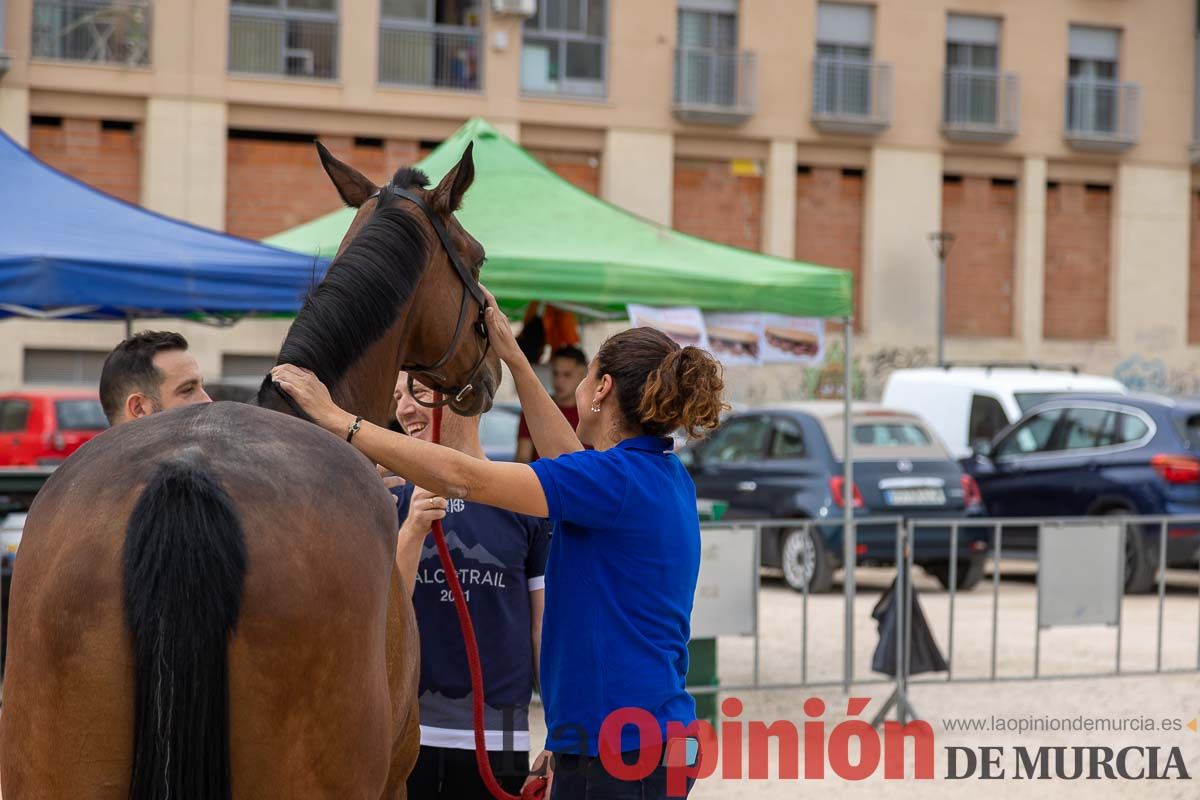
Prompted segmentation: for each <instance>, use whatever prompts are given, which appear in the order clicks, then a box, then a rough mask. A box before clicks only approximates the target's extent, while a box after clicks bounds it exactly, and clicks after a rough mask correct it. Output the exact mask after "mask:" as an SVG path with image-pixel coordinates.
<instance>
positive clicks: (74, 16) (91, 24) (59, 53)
mask: <svg viewBox="0 0 1200 800" xmlns="http://www.w3.org/2000/svg"><path fill="white" fill-rule="evenodd" d="M150 10H151V9H150V2H149V0H35V2H34V4H33V56H34V58H54V59H64V60H70V61H92V62H100V63H105V64H117V65H120V66H126V67H144V66H147V65H148V64H149V63H150V32H151V24H150V22H151V20H150ZM3 15H4V3H2V2H0V17H2V16H3ZM3 32H4V25H3V24H2V22H0V50H3V49H4V47H3V38H4V37H3V35H2V34H3Z"/></svg>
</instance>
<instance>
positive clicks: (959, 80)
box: [942, 68, 1020, 142]
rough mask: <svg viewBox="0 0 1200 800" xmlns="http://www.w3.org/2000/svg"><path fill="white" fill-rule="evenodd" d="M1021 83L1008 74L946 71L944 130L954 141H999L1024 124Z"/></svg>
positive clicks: (967, 70)
mask: <svg viewBox="0 0 1200 800" xmlns="http://www.w3.org/2000/svg"><path fill="white" fill-rule="evenodd" d="M1019 91H1020V81H1019V79H1018V78H1017V76H1016V75H1013V74H1012V73H1008V72H995V71H992V70H978V69H965V68H954V69H948V70H946V85H945V96H944V97H943V110H942V131H943V132H944V133H945V134H946V136H947V137H949V138H951V139H959V140H964V141H977V142H999V141H1004V140H1005V139H1009V138H1011V137H1012V136H1014V135H1015V134H1016V132H1017V128H1018V127H1019V124H1020V108H1019V106H1020V102H1019Z"/></svg>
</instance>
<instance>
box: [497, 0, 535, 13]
mask: <svg viewBox="0 0 1200 800" xmlns="http://www.w3.org/2000/svg"><path fill="white" fill-rule="evenodd" d="M492 11H494V12H495V13H497V14H512V15H514V16H518V17H532V16H533V15H534V14H536V13H537V0H492Z"/></svg>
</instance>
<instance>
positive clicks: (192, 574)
mask: <svg viewBox="0 0 1200 800" xmlns="http://www.w3.org/2000/svg"><path fill="white" fill-rule="evenodd" d="M123 561H124V575H123V578H124V597H125V619H126V622H127V623H128V625H129V630H130V631H131V633H132V634H133V653H134V728H133V774H132V780H131V782H130V789H129V797H130V800H168V799H169V800H230V797H231V795H232V790H231V783H232V779H231V768H230V755H229V672H228V666H229V664H228V645H229V638H230V636H231V635H232V633H233V631H234V629H235V627H236V625H237V619H238V611H239V609H240V606H241V601H242V587H243V584H244V581H245V575H246V546H245V538H244V535H243V533H242V527H241V524H240V523H239V521H238V517H237V513H236V511H235V510H234V507H233V502H232V500H231V499H230V497H229V495H228V494H227V493H226V492H225V490H224V489H223V488H221V486H220V484H218V483H217V481H216V480H215V479H214V478H213V477H212V476H211V475H210V474H209V473H208V472H207V471H206V470H205V469H204V468H203V466H201V465H199V464H196V463H185V462H183V461H172V462H167V463H163V464H161V465H159V466H158V468H157V469H156V470H155V471H154V473H153V475H152V476H151V478H150V481H149V482H148V483H147V484H146V487H145V489H143V490H142V494H141V496H140V497H139V498H138V501H137V504H136V505H135V506H134V509H133V514H132V515H131V516H130V518H129V527H128V529H127V530H126V534H125V550H124V553H123Z"/></svg>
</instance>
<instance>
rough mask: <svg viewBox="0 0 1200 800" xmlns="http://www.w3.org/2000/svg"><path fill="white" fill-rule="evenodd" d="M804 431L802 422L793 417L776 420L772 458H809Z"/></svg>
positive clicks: (772, 441) (772, 442)
mask: <svg viewBox="0 0 1200 800" xmlns="http://www.w3.org/2000/svg"><path fill="white" fill-rule="evenodd" d="M807 457H808V449H807V448H806V447H805V446H804V432H803V431H802V430H801V429H800V423H798V422H796V421H795V420H792V419H779V420H776V421H775V437H774V438H773V439H772V440H771V458H778V459H784V458H807Z"/></svg>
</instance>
